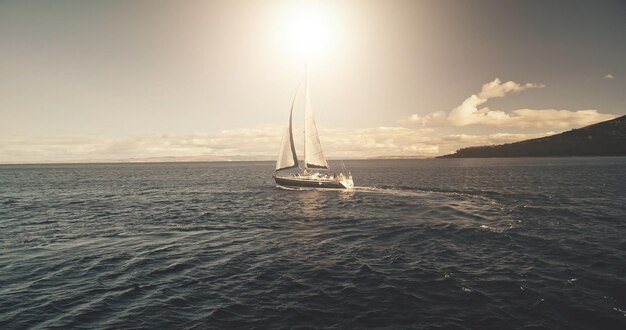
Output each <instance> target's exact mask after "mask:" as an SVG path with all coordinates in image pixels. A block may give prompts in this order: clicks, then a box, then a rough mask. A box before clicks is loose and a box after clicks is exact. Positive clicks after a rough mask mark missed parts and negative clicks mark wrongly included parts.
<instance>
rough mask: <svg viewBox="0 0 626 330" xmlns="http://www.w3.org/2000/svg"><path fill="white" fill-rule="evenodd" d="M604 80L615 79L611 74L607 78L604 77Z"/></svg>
mask: <svg viewBox="0 0 626 330" xmlns="http://www.w3.org/2000/svg"><path fill="white" fill-rule="evenodd" d="M604 78H606V79H613V78H614V77H613V75H612V74H610V73H609V74H607V75H606V76H604Z"/></svg>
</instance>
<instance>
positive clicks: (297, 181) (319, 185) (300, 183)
mask: <svg viewBox="0 0 626 330" xmlns="http://www.w3.org/2000/svg"><path fill="white" fill-rule="evenodd" d="M274 180H275V181H276V184H277V185H279V186H281V187H287V188H310V189H346V188H350V186H348V185H347V184H345V183H342V182H340V181H334V180H315V179H306V178H297V177H274Z"/></svg>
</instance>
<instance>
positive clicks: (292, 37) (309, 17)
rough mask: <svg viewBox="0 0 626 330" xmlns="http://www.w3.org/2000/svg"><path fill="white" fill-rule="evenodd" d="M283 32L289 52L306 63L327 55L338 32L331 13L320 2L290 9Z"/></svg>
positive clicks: (287, 12) (286, 15)
mask: <svg viewBox="0 0 626 330" xmlns="http://www.w3.org/2000/svg"><path fill="white" fill-rule="evenodd" d="M282 30H283V32H284V43H285V46H286V48H287V49H288V51H289V52H291V53H293V54H294V55H295V56H297V57H298V58H299V59H301V60H303V61H305V62H309V61H311V60H315V59H318V58H319V57H321V56H323V55H326V54H327V53H328V51H329V50H330V49H331V45H332V41H333V37H334V33H335V32H336V31H335V30H334V20H333V17H332V14H331V11H330V10H329V8H328V7H327V6H324V5H323V4H322V3H319V2H315V3H313V2H311V3H306V4H300V5H297V6H293V7H291V8H289V10H287V11H286V14H285V19H284V23H283V27H282Z"/></svg>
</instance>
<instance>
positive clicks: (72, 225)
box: [0, 157, 626, 329]
mask: <svg viewBox="0 0 626 330" xmlns="http://www.w3.org/2000/svg"><path fill="white" fill-rule="evenodd" d="M345 163H346V165H347V167H348V168H349V169H350V170H351V172H352V174H353V176H354V180H355V184H356V185H357V187H356V188H355V189H353V190H349V191H289V190H283V189H279V188H276V186H275V184H274V182H273V180H272V171H273V166H274V164H273V163H272V162H228V163H226V162H224V163H152V164H84V165H3V166H0V251H1V253H0V328H3V329H12V328H26V327H37V328H51V327H59V328H70V327H87V328H137V327H138V328H168V327H177V328H188V329H196V328H291V327H315V328H320V327H321V328H337V329H344V328H364V327H388V328H482V329H485V328H494V329H505V328H563V329H577V328H604V329H608V328H615V329H618V328H621V329H624V328H626V158H624V157H616V158H543V159H528V158H525V159H432V160H369V161H346V162H345ZM331 166H334V167H336V168H338V169H339V168H341V166H340V163H336V162H331Z"/></svg>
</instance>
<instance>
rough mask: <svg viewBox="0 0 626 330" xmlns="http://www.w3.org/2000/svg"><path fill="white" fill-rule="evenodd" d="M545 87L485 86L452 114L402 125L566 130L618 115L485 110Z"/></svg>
mask: <svg viewBox="0 0 626 330" xmlns="http://www.w3.org/2000/svg"><path fill="white" fill-rule="evenodd" d="M543 87H545V85H542V84H535V83H527V84H519V83H516V82H514V81H507V82H505V83H502V81H500V79H497V78H496V79H495V80H493V81H492V82H489V83H486V84H484V85H483V86H482V89H481V91H480V93H478V94H474V95H471V96H469V97H468V98H467V99H465V100H464V101H463V103H461V105H459V106H458V107H456V108H454V109H452V110H451V111H450V112H449V113H446V112H444V111H437V112H433V113H430V114H427V115H425V116H419V115H418V114H413V115H412V116H410V117H409V118H408V119H406V120H403V121H401V122H402V123H415V124H419V125H422V126H455V127H461V126H468V125H484V126H494V127H517V128H559V129H566V128H571V127H580V126H585V125H590V124H594V123H597V122H600V121H604V120H609V119H613V118H614V117H615V116H613V115H610V114H602V113H599V112H598V110H596V109H586V110H577V111H572V110H566V109H517V110H513V111H511V112H510V113H507V112H504V111H501V110H491V109H489V107H482V105H483V104H485V103H486V102H487V101H488V100H489V99H492V98H497V97H504V96H506V95H507V94H510V93H515V92H521V91H523V90H526V89H531V88H543Z"/></svg>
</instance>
